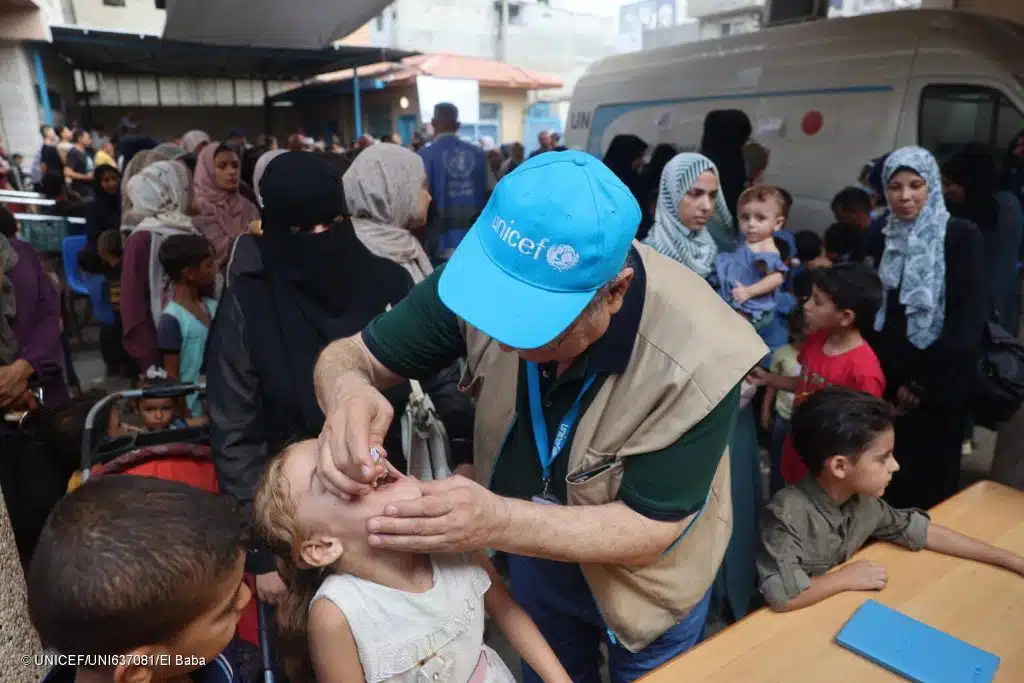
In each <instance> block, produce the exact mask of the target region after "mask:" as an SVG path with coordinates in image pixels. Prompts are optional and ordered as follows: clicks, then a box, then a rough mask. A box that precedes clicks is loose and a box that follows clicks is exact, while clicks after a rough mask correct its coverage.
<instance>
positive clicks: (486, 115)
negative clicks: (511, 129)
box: [459, 102, 502, 145]
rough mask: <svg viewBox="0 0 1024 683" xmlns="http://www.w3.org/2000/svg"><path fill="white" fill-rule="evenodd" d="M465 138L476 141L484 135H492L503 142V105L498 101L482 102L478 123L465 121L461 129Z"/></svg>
mask: <svg viewBox="0 0 1024 683" xmlns="http://www.w3.org/2000/svg"><path fill="white" fill-rule="evenodd" d="M459 136H460V137H462V138H463V139H464V140H468V141H470V142H476V141H477V140H479V139H480V138H482V137H491V138H493V139H494V141H495V142H496V143H497V144H499V145H500V144H501V142H502V140H501V105H500V104H498V103H496V102H481V103H480V117H479V122H478V123H464V124H462V128H460V129H459Z"/></svg>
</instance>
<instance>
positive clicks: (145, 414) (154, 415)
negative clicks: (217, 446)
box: [135, 367, 206, 432]
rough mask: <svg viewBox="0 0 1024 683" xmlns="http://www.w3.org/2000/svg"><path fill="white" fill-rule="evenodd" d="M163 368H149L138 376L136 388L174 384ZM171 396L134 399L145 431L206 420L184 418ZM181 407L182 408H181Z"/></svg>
mask: <svg viewBox="0 0 1024 683" xmlns="http://www.w3.org/2000/svg"><path fill="white" fill-rule="evenodd" d="M175 384H176V382H172V381H171V379H170V378H169V377H168V375H167V371H166V370H164V369H163V368H155V367H154V368H149V369H147V370H146V372H145V373H144V374H143V375H142V376H141V377H139V381H138V384H137V387H136V388H138V389H157V388H160V387H170V386H173V385H175ZM175 404H176V401H175V400H174V399H173V398H140V399H138V400H136V401H135V410H136V412H137V413H138V414H139V418H140V419H141V420H142V428H143V429H144V430H145V431H147V432H159V431H163V430H164V429H184V428H185V427H188V426H190V425H191V426H198V425H200V424H203V423H204V422H206V418H205V417H197V418H191V420H185V419H183V418H182V417H180V416H179V415H178V412H179V411H178V408H179V407H180V406H179V405H175ZM182 409H183V408H182Z"/></svg>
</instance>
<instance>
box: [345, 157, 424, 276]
mask: <svg viewBox="0 0 1024 683" xmlns="http://www.w3.org/2000/svg"><path fill="white" fill-rule="evenodd" d="M342 182H343V183H344V185H345V201H346V203H347V204H348V208H349V212H350V213H351V214H352V223H353V224H354V225H355V228H356V235H358V236H359V239H360V240H361V241H362V242H363V244H365V245H366V248H367V249H369V250H370V251H371V252H372V253H373V254H374V255H376V256H380V257H382V258H386V259H388V260H390V261H394V262H395V263H397V264H398V265H400V266H402V267H403V268H405V269H406V270H407V271H409V274H410V275H412V279H413V282H419V281H420V280H422V279H424V278H425V277H427V276H428V275H430V273H431V272H433V270H434V268H433V266H432V265H431V263H430V259H429V258H428V257H427V253H426V252H425V251H424V250H423V245H421V244H420V241H419V239H417V237H416V234H415V233H418V232H420V231H421V230H423V228H424V227H425V226H426V224H427V209H428V208H429V207H430V192H429V191H428V190H427V172H426V169H425V168H424V167H423V160H422V159H420V156H419V155H418V154H416V153H415V152H413V151H410V150H408V149H406V148H404V147H400V146H398V145H393V144H389V143H382V144H379V145H373V146H371V147H367V148H366V149H364V150H363V151H362V152H361V153H360V154H359V156H357V157H356V158H355V161H353V162H352V166H351V167H349V169H348V171H346V172H345V175H344V177H343V179H342Z"/></svg>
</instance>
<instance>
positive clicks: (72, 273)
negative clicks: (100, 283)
mask: <svg viewBox="0 0 1024 683" xmlns="http://www.w3.org/2000/svg"><path fill="white" fill-rule="evenodd" d="M87 243H88V238H87V237H86V236H85V235H72V236H71V237H65V238H64V242H63V243H62V244H61V249H60V255H61V260H62V261H63V262H64V281H65V282H67V284H68V289H70V290H71V291H72V292H74V293H75V294H78V295H79V296H89V285H88V283H87V282H86V281H85V275H84V274H83V273H82V271H81V270H79V269H78V254H79V252H81V251H82V250H83V249H85V245H86V244H87Z"/></svg>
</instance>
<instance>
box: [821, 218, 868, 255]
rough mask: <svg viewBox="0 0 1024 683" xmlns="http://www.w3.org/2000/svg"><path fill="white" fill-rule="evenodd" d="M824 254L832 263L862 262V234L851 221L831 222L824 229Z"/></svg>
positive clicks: (863, 253)
mask: <svg viewBox="0 0 1024 683" xmlns="http://www.w3.org/2000/svg"><path fill="white" fill-rule="evenodd" d="M824 246H825V255H826V256H827V257H828V260H829V261H831V262H832V263H863V262H864V256H865V252H864V235H863V233H862V232H861V230H860V228H858V227H857V226H855V225H852V224H851V223H833V224H832V225H830V226H828V229H826V230H825V245H824Z"/></svg>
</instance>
